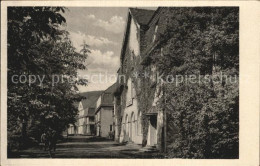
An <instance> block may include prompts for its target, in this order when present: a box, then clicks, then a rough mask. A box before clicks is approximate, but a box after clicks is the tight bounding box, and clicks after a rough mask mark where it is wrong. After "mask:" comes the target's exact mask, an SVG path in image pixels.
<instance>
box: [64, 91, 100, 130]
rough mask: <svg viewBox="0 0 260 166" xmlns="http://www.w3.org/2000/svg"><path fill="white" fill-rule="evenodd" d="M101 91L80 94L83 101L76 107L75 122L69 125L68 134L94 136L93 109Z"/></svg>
mask: <svg viewBox="0 0 260 166" xmlns="http://www.w3.org/2000/svg"><path fill="white" fill-rule="evenodd" d="M102 93H103V91H90V92H85V93H81V95H82V96H83V97H85V99H83V100H82V101H80V102H79V103H78V104H77V106H78V111H79V112H78V116H77V122H76V123H75V124H70V125H69V128H68V134H69V135H71V134H73V135H75V134H80V135H94V134H95V109H96V101H97V99H98V97H99V96H100V95H101V94H102Z"/></svg>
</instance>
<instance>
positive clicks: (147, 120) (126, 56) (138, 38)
mask: <svg viewBox="0 0 260 166" xmlns="http://www.w3.org/2000/svg"><path fill="white" fill-rule="evenodd" d="M165 10H167V8H158V9H157V10H155V11H154V10H145V9H137V8H129V11H128V18H127V25H126V29H125V35H124V39H123V45H122V50H121V56H120V62H121V64H120V68H119V70H118V80H117V88H116V90H115V92H114V100H115V120H114V121H115V140H118V141H119V142H133V143H136V144H142V145H143V146H152V147H157V148H158V149H162V148H163V146H164V142H165V141H164V137H165V132H164V126H165V125H164V118H165V116H164V113H163V110H160V109H159V108H157V106H156V103H157V100H158V99H159V98H160V97H161V96H162V94H161V93H162V91H159V89H160V86H161V85H160V83H157V79H156V75H157V70H156V67H155V66H154V65H153V63H151V61H150V59H149V56H150V52H152V51H153V50H154V48H155V47H156V46H157V44H158V43H159V40H160V39H159V33H160V32H161V31H163V29H164V28H165V27H163V25H164V24H163V23H161V22H163V21H165V20H163V17H161V16H163V12H164V11H165ZM157 50H158V48H157ZM159 50H160V49H159ZM159 53H160V52H159ZM146 73H149V74H146Z"/></svg>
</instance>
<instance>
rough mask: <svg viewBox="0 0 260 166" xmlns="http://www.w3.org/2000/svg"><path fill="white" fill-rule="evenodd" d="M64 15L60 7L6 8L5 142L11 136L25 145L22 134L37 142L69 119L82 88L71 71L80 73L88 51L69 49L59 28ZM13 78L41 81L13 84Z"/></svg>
mask: <svg viewBox="0 0 260 166" xmlns="http://www.w3.org/2000/svg"><path fill="white" fill-rule="evenodd" d="M64 12H65V9H64V8H62V7H9V8H8V94H7V95H8V113H7V115H8V137H9V138H10V139H8V141H9V140H10V141H9V142H8V143H11V142H12V137H13V136H14V135H17V136H18V137H21V140H23V141H22V142H25V144H26V141H24V140H26V139H27V138H28V136H33V137H34V138H36V139H38V138H39V135H40V133H41V132H42V130H44V129H46V128H49V127H50V128H53V129H55V130H57V131H59V132H61V131H62V130H64V128H65V127H66V125H68V124H69V123H73V122H74V121H75V115H77V108H75V107H74V103H75V102H77V101H80V100H81V99H82V97H80V96H79V95H78V94H77V85H79V84H80V85H86V84H87V82H86V81H87V80H85V79H81V78H78V77H77V70H78V69H80V70H85V69H86V64H85V60H86V58H87V54H88V53H89V52H84V53H83V54H81V53H77V52H76V51H75V48H74V47H73V46H72V44H71V41H70V39H69V38H68V32H67V31H65V30H64V26H65V22H66V20H65V18H64V17H63V16H62V13H64ZM14 75H17V76H21V75H23V76H24V78H29V77H30V76H31V77H33V76H35V77H33V78H37V77H38V78H39V77H41V78H42V80H43V82H42V83H41V82H40V80H39V79H34V82H33V83H32V82H29V80H26V82H25V83H22V82H20V81H18V82H14V80H13V78H14V77H13V76H14ZM16 81H17V80H16ZM31 81H32V80H31ZM28 129H29V131H28ZM35 134H36V135H35ZM9 148H10V147H9Z"/></svg>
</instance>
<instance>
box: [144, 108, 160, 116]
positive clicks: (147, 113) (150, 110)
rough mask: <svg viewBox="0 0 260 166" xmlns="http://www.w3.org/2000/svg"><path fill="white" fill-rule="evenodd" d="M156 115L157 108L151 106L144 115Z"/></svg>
mask: <svg viewBox="0 0 260 166" xmlns="http://www.w3.org/2000/svg"><path fill="white" fill-rule="evenodd" d="M157 113H158V111H157V107H156V106H152V107H151V108H150V109H149V110H148V111H147V112H146V113H145V115H147V116H150V115H156V114H157Z"/></svg>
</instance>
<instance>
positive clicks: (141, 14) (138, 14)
mask: <svg viewBox="0 0 260 166" xmlns="http://www.w3.org/2000/svg"><path fill="white" fill-rule="evenodd" d="M129 11H130V13H131V15H132V16H133V18H134V19H135V20H136V21H137V23H138V24H140V25H147V24H148V23H149V21H150V19H151V17H152V16H153V14H154V12H155V10H147V9H139V8H129Z"/></svg>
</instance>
